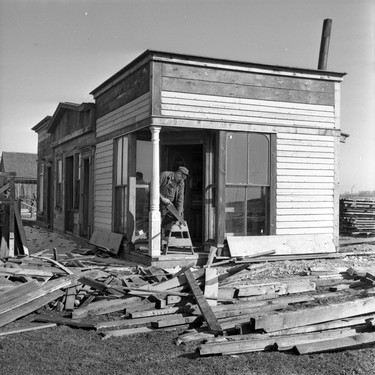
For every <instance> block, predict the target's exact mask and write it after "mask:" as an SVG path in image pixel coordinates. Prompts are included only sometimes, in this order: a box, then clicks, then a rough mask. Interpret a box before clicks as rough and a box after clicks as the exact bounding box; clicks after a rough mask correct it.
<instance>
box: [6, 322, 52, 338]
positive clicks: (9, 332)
mask: <svg viewBox="0 0 375 375" xmlns="http://www.w3.org/2000/svg"><path fill="white" fill-rule="evenodd" d="M52 327H56V324H54V323H47V324H38V325H35V324H34V325H30V326H27V327H22V328H17V329H10V330H7V331H2V332H0V336H8V335H14V334H15V333H22V332H30V331H37V330H39V329H46V328H52Z"/></svg>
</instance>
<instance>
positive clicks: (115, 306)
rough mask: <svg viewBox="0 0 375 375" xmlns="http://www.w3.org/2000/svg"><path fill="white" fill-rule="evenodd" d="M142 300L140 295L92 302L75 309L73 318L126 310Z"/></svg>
mask: <svg viewBox="0 0 375 375" xmlns="http://www.w3.org/2000/svg"><path fill="white" fill-rule="evenodd" d="M140 302H141V299H140V298H139V297H130V298H121V299H112V300H103V301H97V302H92V303H90V304H89V305H88V306H86V307H82V308H79V309H76V310H73V313H72V319H81V318H84V317H86V316H88V315H103V314H109V313H112V312H116V311H124V310H126V309H127V308H128V307H129V306H134V305H135V304H138V303H140Z"/></svg>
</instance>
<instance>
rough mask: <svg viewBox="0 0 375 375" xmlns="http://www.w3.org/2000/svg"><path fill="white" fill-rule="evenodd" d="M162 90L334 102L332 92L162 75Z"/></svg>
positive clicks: (294, 101)
mask: <svg viewBox="0 0 375 375" xmlns="http://www.w3.org/2000/svg"><path fill="white" fill-rule="evenodd" d="M162 88H163V91H175V92H185V93H191V94H200V95H220V96H224V97H235V98H246V99H258V100H266V101H272V100H275V99H276V98H277V99H278V100H279V101H282V102H292V103H306V104H316V105H324V106H329V105H332V106H333V104H334V94H333V93H314V92H308V91H296V90H295V91H294V90H284V89H281V88H270V87H256V86H245V85H234V84H226V83H221V82H205V81H191V80H190V79H182V78H181V79H178V80H176V79H174V78H170V77H163V86H162Z"/></svg>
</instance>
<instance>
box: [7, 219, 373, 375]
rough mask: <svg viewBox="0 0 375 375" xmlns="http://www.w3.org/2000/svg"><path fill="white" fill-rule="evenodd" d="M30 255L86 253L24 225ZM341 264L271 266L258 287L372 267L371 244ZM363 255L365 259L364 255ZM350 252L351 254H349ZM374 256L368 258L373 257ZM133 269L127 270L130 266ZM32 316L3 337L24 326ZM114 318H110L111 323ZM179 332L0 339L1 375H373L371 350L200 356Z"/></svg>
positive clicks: (57, 332)
mask: <svg viewBox="0 0 375 375" xmlns="http://www.w3.org/2000/svg"><path fill="white" fill-rule="evenodd" d="M25 231H26V236H27V238H28V242H29V249H30V252H31V253H34V252H38V251H41V250H46V249H49V250H48V252H46V254H52V249H53V247H55V248H57V250H58V252H59V253H63V252H65V251H72V250H74V249H79V248H81V247H85V245H84V244H79V243H76V242H75V241H73V240H72V239H69V238H65V237H64V236H61V235H59V234H56V233H53V232H51V231H49V230H47V229H42V228H38V227H36V226H34V225H33V226H28V225H26V226H25ZM341 250H342V251H344V250H345V251H346V252H348V254H349V255H348V256H344V257H342V258H339V259H316V260H309V261H302V260H301V261H284V262H269V265H270V267H269V268H268V272H267V273H266V274H262V278H260V279H258V280H257V281H258V282H263V281H264V280H266V279H269V278H280V277H284V276H292V275H297V274H300V273H301V272H304V271H306V270H307V269H308V268H309V267H311V266H329V267H338V266H339V267H348V268H349V267H351V266H370V265H375V255H374V253H375V245H374V244H371V245H370V244H367V245H352V246H347V247H345V248H342V249H341ZM368 251H369V252H370V253H369V254H365V253H366V252H368ZM353 252H354V253H356V254H355V255H353ZM371 253H372V254H371ZM131 265H132V264H129V266H131ZM34 317H35V314H30V315H28V316H27V317H25V318H23V319H20V320H18V321H16V322H14V323H12V324H10V325H8V326H6V327H3V329H2V330H7V329H10V328H14V327H19V326H22V325H29V324H30V322H31V321H32V319H33V318H34ZM114 317H115V316H113V317H112V318H114ZM181 333H182V332H181V331H172V332H160V331H158V332H155V333H154V332H153V333H147V334H138V335H133V336H128V337H125V338H109V339H107V340H103V339H102V337H101V336H100V335H99V334H98V332H96V331H94V330H84V329H74V328H69V327H66V326H57V327H53V328H48V329H45V330H41V331H31V332H24V333H19V334H15V335H10V336H6V337H0V364H1V367H0V369H1V370H0V373H1V374H9V375H10V374H38V375H39V374H90V375H91V374H129V375H132V374H134V375H135V374H137V375H138V374H165V375H167V374H176V375H180V374H184V375H189V374H194V375H200V374H218V375H221V374H223V375H224V374H225V375H229V374H230V375H236V374H238V375H239V374H248V375H268V374H270V375H271V374H272V375H278V374H281V375H284V374H285V375H305V374H306V375H309V374H311V375H313V374H314V375H315V374H316V375H318V374H319V375H324V374H329V375H336V374H342V375H349V374H350V375H352V374H369V375H371V374H375V347H367V348H362V349H357V350H345V351H338V352H332V353H323V354H311V355H297V354H295V353H293V352H282V353H281V352H255V353H248V354H240V355H230V356H210V357H200V356H199V354H198V352H197V347H198V346H199V343H197V342H192V343H188V344H181V345H176V343H175V341H176V339H177V338H178V336H179V334H181Z"/></svg>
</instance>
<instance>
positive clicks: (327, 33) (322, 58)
mask: <svg viewBox="0 0 375 375" xmlns="http://www.w3.org/2000/svg"><path fill="white" fill-rule="evenodd" d="M331 28H332V20H331V19H329V18H327V19H325V20H324V22H323V31H322V40H321V42H320V52H319V62H318V69H319V70H326V69H327V60H328V49H329V41H330V38H331Z"/></svg>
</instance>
